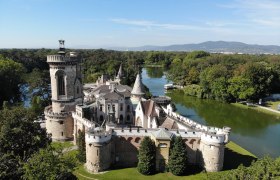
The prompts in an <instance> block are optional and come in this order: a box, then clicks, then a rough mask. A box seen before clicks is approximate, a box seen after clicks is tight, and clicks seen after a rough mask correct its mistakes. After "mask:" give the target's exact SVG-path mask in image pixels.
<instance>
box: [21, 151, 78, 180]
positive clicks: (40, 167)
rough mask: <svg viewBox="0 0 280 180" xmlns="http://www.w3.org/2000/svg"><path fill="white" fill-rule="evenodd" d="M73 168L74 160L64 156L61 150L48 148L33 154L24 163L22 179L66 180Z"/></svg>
mask: <svg viewBox="0 0 280 180" xmlns="http://www.w3.org/2000/svg"><path fill="white" fill-rule="evenodd" d="M75 166H76V162H75V160H74V159H73V158H72V157H71V156H66V155H64V154H63V152H62V148H53V147H51V146H48V147H47V148H46V149H41V150H40V151H39V152H37V153H35V154H33V155H32V156H31V158H30V159H29V160H28V161H27V162H26V164H25V165H24V166H23V168H24V172H25V173H24V175H23V177H24V178H25V179H30V180H33V179H34V180H37V179H42V180H47V179H50V180H52V179H67V178H65V176H66V177H68V176H69V173H70V174H72V173H71V172H72V171H73V169H74V167H75ZM70 177H72V178H73V179H76V178H75V177H73V176H70Z"/></svg>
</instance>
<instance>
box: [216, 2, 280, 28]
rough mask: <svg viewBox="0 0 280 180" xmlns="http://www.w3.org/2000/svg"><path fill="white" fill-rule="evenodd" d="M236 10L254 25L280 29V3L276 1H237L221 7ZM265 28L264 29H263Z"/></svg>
mask: <svg viewBox="0 0 280 180" xmlns="http://www.w3.org/2000/svg"><path fill="white" fill-rule="evenodd" d="M219 6H220V7H224V8H230V9H234V10H235V12H236V14H238V15H240V16H243V17H244V18H245V19H244V20H247V21H248V22H249V23H252V25H262V26H265V27H267V28H275V27H278V28H279V27H280V23H279V22H280V1H278V0H277V1H276V0H235V1H234V2H232V3H228V4H222V5H219ZM262 28H263V27H262Z"/></svg>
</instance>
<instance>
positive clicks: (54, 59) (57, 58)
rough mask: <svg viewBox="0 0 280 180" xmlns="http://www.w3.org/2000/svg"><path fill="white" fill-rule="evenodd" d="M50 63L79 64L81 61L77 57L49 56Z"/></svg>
mask: <svg viewBox="0 0 280 180" xmlns="http://www.w3.org/2000/svg"><path fill="white" fill-rule="evenodd" d="M47 62H48V63H50V64H51V63H68V62H79V59H78V58H77V56H76V55H71V54H70V55H61V54H56V55H48V56H47Z"/></svg>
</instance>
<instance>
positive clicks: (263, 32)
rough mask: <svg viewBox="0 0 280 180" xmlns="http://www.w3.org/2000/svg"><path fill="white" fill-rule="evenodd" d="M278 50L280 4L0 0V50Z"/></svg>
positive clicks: (255, 0) (250, 0)
mask: <svg viewBox="0 0 280 180" xmlns="http://www.w3.org/2000/svg"><path fill="white" fill-rule="evenodd" d="M58 39H64V40H65V43H66V47H69V48H108V47H138V46H143V45H160V46H165V45H172V44H188V43H201V42H204V41H219V40H223V41H239V42H244V43H248V44H260V45H280V0H0V48H56V47H57V46H58Z"/></svg>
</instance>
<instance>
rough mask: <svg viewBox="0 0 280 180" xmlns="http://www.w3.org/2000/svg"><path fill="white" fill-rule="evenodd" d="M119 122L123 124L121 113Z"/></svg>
mask: <svg viewBox="0 0 280 180" xmlns="http://www.w3.org/2000/svg"><path fill="white" fill-rule="evenodd" d="M120 123H121V124H123V115H122V114H121V115H120Z"/></svg>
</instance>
